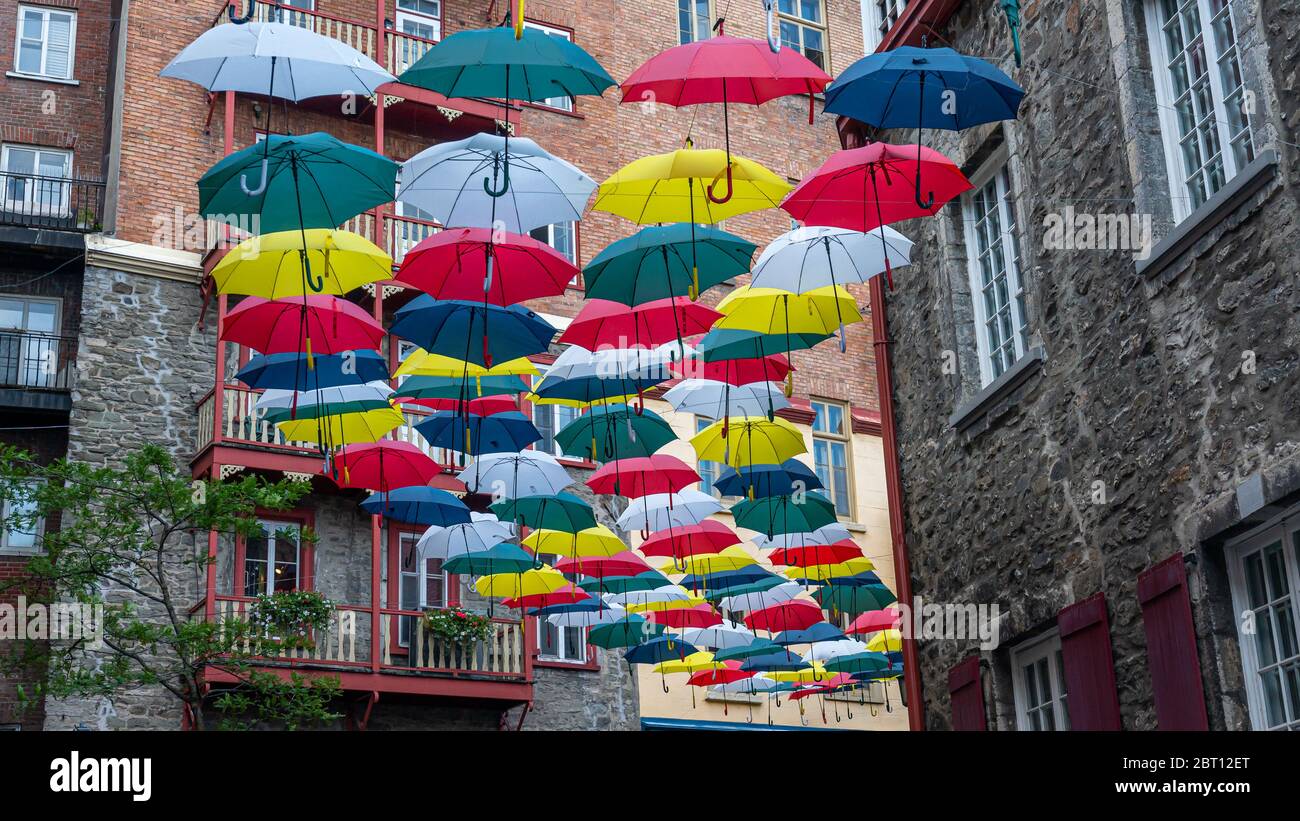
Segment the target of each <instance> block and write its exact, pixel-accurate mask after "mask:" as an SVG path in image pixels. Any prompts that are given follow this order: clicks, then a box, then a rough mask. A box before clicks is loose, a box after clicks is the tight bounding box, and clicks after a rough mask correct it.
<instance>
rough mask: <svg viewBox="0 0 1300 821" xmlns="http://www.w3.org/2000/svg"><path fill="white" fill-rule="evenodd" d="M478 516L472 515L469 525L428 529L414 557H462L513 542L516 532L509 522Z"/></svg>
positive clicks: (416, 547)
mask: <svg viewBox="0 0 1300 821" xmlns="http://www.w3.org/2000/svg"><path fill="white" fill-rule="evenodd" d="M481 516H482V514H471V518H470V521H468V522H465V523H463V524H454V525H451V526H448V527H440V526H434V527H430V528H429V529H428V530H426V531H425V532H424V534H423V535H422V536H420V540H419V541H418V542H416V544H415V550H416V553H417V554H419V556H420V557H421V558H429V559H449V558H451V557H453V556H457V555H460V554H461V553H472V552H474V551H477V550H487V549H488V548H489V547H492V546H493V545H495V544H500V543H501V542H505V541H509V540H510V539H513V538H514V535H515V529H514V526H513V525H511V524H510V523H509V522H502V521H498V520H497V519H496V518H480V517H481Z"/></svg>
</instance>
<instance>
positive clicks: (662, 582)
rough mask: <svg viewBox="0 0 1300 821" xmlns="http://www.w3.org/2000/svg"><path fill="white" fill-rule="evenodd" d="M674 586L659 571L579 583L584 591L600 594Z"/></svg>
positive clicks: (605, 577)
mask: <svg viewBox="0 0 1300 821" xmlns="http://www.w3.org/2000/svg"><path fill="white" fill-rule="evenodd" d="M670 584H672V582H671V581H669V580H668V577H667V576H665V575H664V574H662V573H660V572H659V571H658V570H650V571H647V572H645V573H638V574H636V575H635V576H604V577H602V578H599V579H586V580H584V581H581V582H579V583H578V586H579V587H581V588H582V589H583V590H587V591H590V592H599V593H610V594H620V593H635V592H637V591H640V590H656V589H658V588H660V587H664V586H666V585H670Z"/></svg>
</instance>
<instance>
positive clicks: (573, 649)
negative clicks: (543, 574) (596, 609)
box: [537, 553, 587, 664]
mask: <svg viewBox="0 0 1300 821" xmlns="http://www.w3.org/2000/svg"><path fill="white" fill-rule="evenodd" d="M537 556H538V558H539V559H541V560H542V561H543V562H545V563H546V564H549V565H551V566H552V567H553V566H554V565H555V562H556V561H557V560H558V557H557V556H556V555H555V554H553V553H539V554H537ZM564 577H565V578H566V579H568V580H569V581H571V582H573V583H574V584H577V583H578V581H579V580H580V579H579V577H578V575H577V574H576V573H565V574H564ZM537 649H538V651H539V652H540V654H541V657H542V658H543V659H545V660H546V661H567V662H572V663H574V664H586V663H587V628H585V627H556V626H555V625H554V624H551V622H550V621H549V620H547V619H545V618H539V619H538V620H537Z"/></svg>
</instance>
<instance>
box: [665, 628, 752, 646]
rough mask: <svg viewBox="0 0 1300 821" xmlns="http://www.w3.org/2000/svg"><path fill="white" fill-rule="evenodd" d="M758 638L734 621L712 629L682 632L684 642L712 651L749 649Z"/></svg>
mask: <svg viewBox="0 0 1300 821" xmlns="http://www.w3.org/2000/svg"><path fill="white" fill-rule="evenodd" d="M756 638H758V637H757V636H755V635H754V631H752V630H750V629H749V628H747V627H745V626H743V625H740V624H736V623H735V622H734V621H724V622H723V623H722V624H715V625H713V626H712V627H691V628H688V629H686V630H683V631H682V640H683V641H686V642H687V643H689V644H693V645H695V646H696V647H707V648H709V649H711V650H725V649H727V648H729V647H748V646H749V645H751V644H753V643H754V639H756Z"/></svg>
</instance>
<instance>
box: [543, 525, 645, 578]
mask: <svg viewBox="0 0 1300 821" xmlns="http://www.w3.org/2000/svg"><path fill="white" fill-rule="evenodd" d="M522 544H523V546H524V547H526V548H528V549H529V550H531V551H533V552H534V553H550V554H552V555H555V556H614V555H617V554H619V553H622V552H623V551H625V550H627V545H625V544H623V540H622V539H620V538H619V537H618V536H616V535H614V531H612V530H610V529H609V528H607V527H605V526H604V525H600V524H598V525H596V526H594V527H587V528H583V529H582V530H579V531H577V532H576V533H570V532H568V531H564V530H546V529H541V530H534V531H533V532H532V533H529V534H528V536H527V537H525V538H524V540H523V542H522ZM643 564H644V563H643ZM637 572H640V570H638V571H637ZM630 575H635V574H630Z"/></svg>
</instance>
